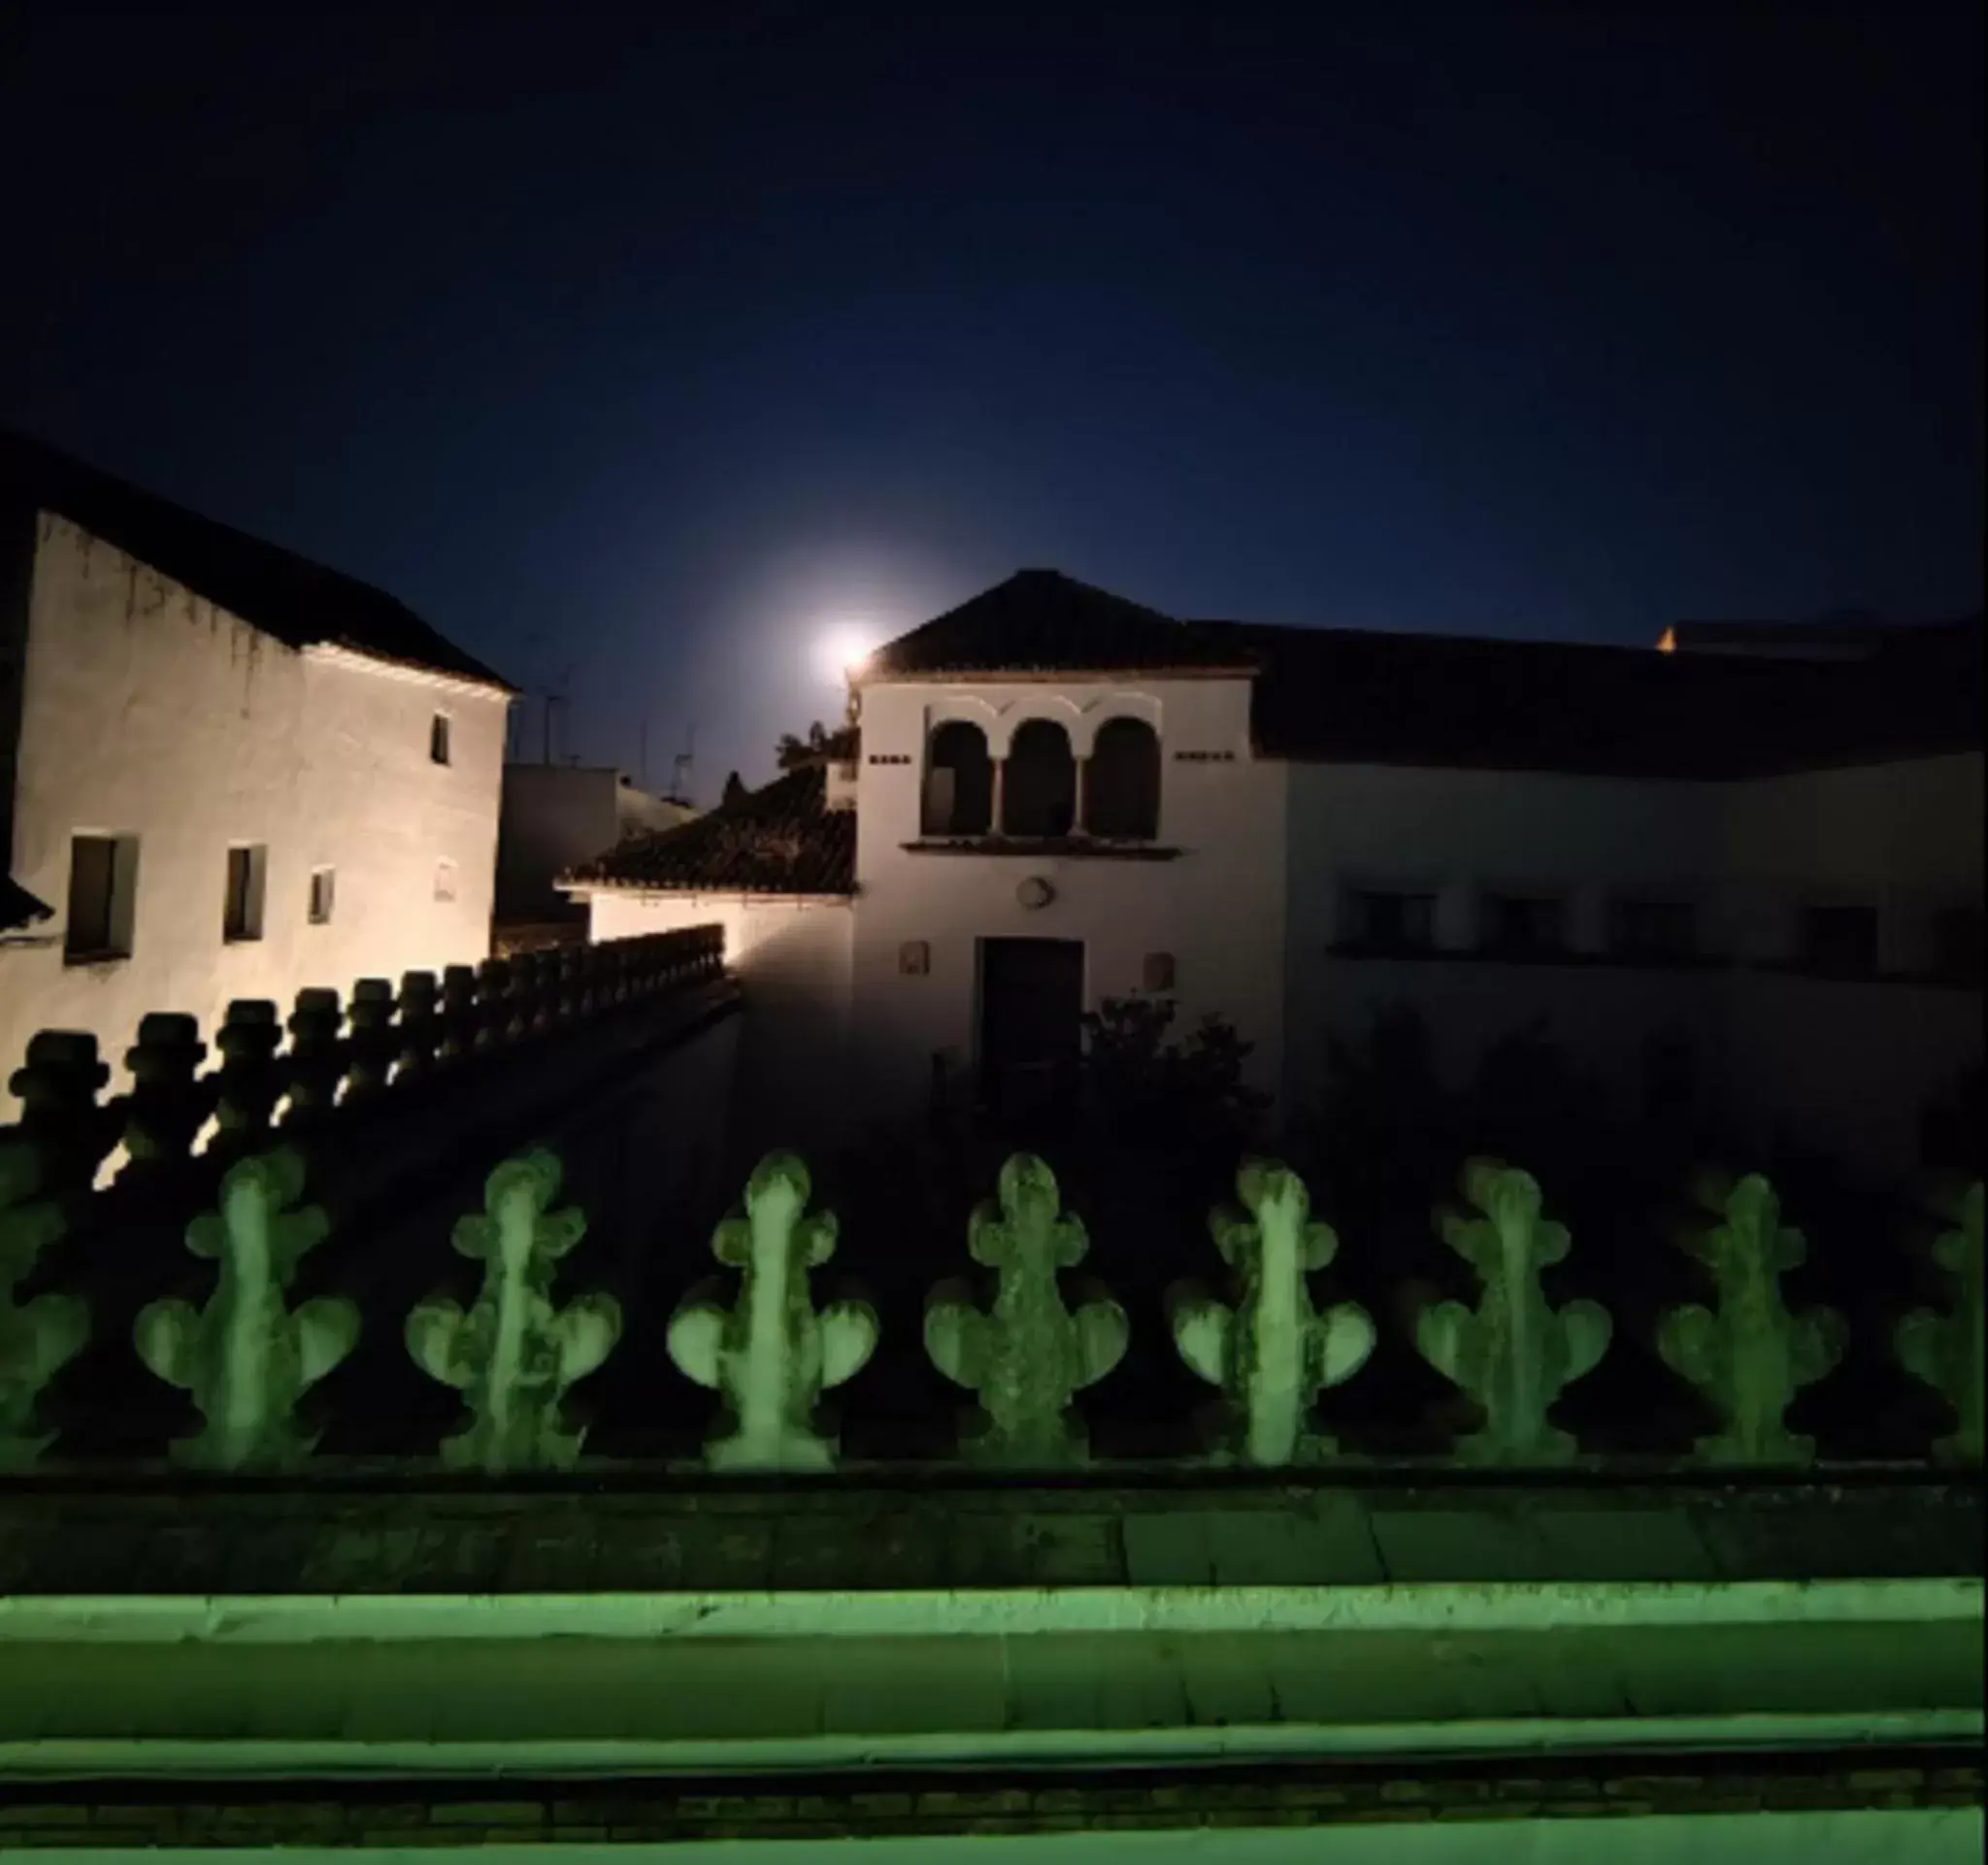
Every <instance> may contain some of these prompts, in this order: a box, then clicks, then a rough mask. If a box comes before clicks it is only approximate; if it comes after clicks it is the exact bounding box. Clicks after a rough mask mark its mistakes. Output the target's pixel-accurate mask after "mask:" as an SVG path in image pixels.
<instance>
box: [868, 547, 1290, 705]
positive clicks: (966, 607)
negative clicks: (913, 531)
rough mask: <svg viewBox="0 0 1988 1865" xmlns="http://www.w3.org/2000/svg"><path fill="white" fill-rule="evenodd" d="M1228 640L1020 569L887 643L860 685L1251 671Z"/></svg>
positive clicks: (1051, 575)
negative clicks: (978, 677)
mask: <svg viewBox="0 0 1988 1865" xmlns="http://www.w3.org/2000/svg"><path fill="white" fill-rule="evenodd" d="M1250 665H1251V662H1250V660H1249V658H1248V656H1247V654H1246V653H1243V654H1242V656H1241V658H1239V649H1238V647H1237V644H1236V643H1235V642H1234V641H1233V640H1231V639H1229V638H1227V637H1225V636H1222V635H1216V636H1214V637H1212V638H1206V637H1205V636H1204V633H1203V631H1202V630H1200V629H1197V628H1195V627H1193V626H1191V625H1190V624H1188V623H1186V622H1180V621H1176V620H1175V619H1174V618H1173V617H1172V616H1163V615H1161V614H1160V612H1159V611H1158V610H1157V609H1147V608H1145V607H1143V605H1142V604H1140V603H1137V602H1128V601H1127V600H1126V599H1125V598H1124V597H1123V596H1114V595H1112V594H1111V593H1110V591H1109V590H1105V589H1097V588H1093V587H1092V586H1091V584H1089V583H1078V582H1077V580H1076V579H1075V578H1074V577H1066V576H1064V575H1063V573H1062V572H1061V571H1058V570H1018V571H1017V572H1016V573H1015V574H1014V575H1013V576H1011V577H1010V578H1009V579H1008V581H1007V582H1006V583H996V584H995V585H994V587H993V588H991V589H987V590H983V591H982V592H981V593H980V594H979V595H977V596H975V597H974V598H973V599H972V601H970V602H963V603H961V604H960V606H959V607H958V608H957V609H953V610H949V611H947V613H946V614H944V615H943V616H937V617H935V618H934V619H933V620H931V621H928V622H926V623H924V624H923V625H922V626H921V627H917V628H913V629H912V630H911V633H910V634H908V635H900V636H899V637H898V638H897V640H895V641H892V642H886V643H885V644H884V645H883V646H882V647H881V648H879V649H877V651H876V652H875V653H873V654H872V655H870V656H869V658H868V659H867V660H866V661H865V662H864V663H863V667H862V672H861V674H860V676H859V682H860V681H862V680H872V679H882V680H904V679H917V678H922V677H925V676H928V675H942V674H990V673H1005V674H1042V673H1113V672H1121V671H1122V672H1132V671H1135V670H1137V671H1141V672H1145V673H1155V672H1158V671H1160V670H1161V669H1172V670H1189V671H1208V672H1221V671H1236V670H1238V669H1244V670H1246V669H1247V668H1248V667H1249V666H1250Z"/></svg>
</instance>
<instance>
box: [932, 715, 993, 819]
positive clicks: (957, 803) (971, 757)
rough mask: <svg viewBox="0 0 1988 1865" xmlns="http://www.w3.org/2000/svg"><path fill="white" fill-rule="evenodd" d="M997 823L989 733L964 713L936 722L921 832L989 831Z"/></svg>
mask: <svg viewBox="0 0 1988 1865" xmlns="http://www.w3.org/2000/svg"><path fill="white" fill-rule="evenodd" d="M993 826H994V765H993V761H992V760H991V759H990V758H989V757H988V755H987V735H986V733H984V732H983V731H981V730H980V728H979V727H978V726H977V725H975V724H971V723H970V722H969V721H967V720H966V719H963V718H954V719H948V720H946V722H945V723H944V725H940V726H937V727H935V728H934V730H933V733H932V737H931V739H930V741H929V742H928V744H927V745H926V748H925V802H924V810H923V813H922V815H921V817H920V822H919V833H920V834H921V835H985V834H986V833H987V832H988V830H990V829H991V828H992V827H993Z"/></svg>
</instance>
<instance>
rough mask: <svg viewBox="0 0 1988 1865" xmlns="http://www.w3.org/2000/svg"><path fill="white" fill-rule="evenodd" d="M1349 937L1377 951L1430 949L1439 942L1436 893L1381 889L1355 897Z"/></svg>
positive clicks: (1362, 891)
mask: <svg viewBox="0 0 1988 1865" xmlns="http://www.w3.org/2000/svg"><path fill="white" fill-rule="evenodd" d="M1351 921H1352V924H1351V927H1350V937H1351V940H1352V943H1353V944H1354V945H1356V946H1365V947H1368V948H1371V949H1373V950H1375V951H1429V950H1431V949H1433V948H1434V947H1435V945H1436V896H1435V895H1434V894H1433V893H1380V892H1375V891H1370V890H1366V889H1363V890H1361V891H1360V892H1358V893H1355V894H1354V895H1353V898H1352V914H1351Z"/></svg>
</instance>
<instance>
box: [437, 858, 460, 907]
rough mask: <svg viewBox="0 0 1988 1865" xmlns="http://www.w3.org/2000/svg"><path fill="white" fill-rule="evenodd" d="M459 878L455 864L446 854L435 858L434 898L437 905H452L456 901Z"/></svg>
mask: <svg viewBox="0 0 1988 1865" xmlns="http://www.w3.org/2000/svg"><path fill="white" fill-rule="evenodd" d="M460 879H461V875H460V872H459V870H458V869H457V867H456V864H455V863H454V862H453V861H452V860H450V859H449V857H448V856H447V855H446V854H445V855H438V856H437V857H436V860H435V883H434V899H435V904H436V905H437V906H443V907H452V906H454V905H455V902H456V883H457V882H458V881H459V880H460Z"/></svg>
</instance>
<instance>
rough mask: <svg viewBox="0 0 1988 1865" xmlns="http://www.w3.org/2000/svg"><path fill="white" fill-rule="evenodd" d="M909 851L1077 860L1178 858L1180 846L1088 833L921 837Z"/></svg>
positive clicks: (906, 846)
mask: <svg viewBox="0 0 1988 1865" xmlns="http://www.w3.org/2000/svg"><path fill="white" fill-rule="evenodd" d="M898 846H899V847H900V848H901V849H904V851H905V852H906V853H907V854H984V855H1010V856H1021V857H1025V858H1027V859H1031V860H1042V859H1043V858H1044V857H1045V856H1049V855H1054V856H1057V857H1058V858H1062V857H1065V856H1068V857H1070V858H1073V859H1075V860H1078V861H1176V860H1178V859H1179V857H1180V856H1181V855H1182V854H1183V853H1184V852H1185V850H1184V849H1168V848H1162V847H1160V846H1159V845H1158V844H1156V843H1152V842H1100V841H1096V840H1094V839H1093V838H1092V837H1090V836H1087V835H1053V836H1052V835H1043V836H1028V835H982V836H922V837H920V838H919V839H918V840H917V841H916V842H903V843H900V844H899V845H898Z"/></svg>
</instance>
